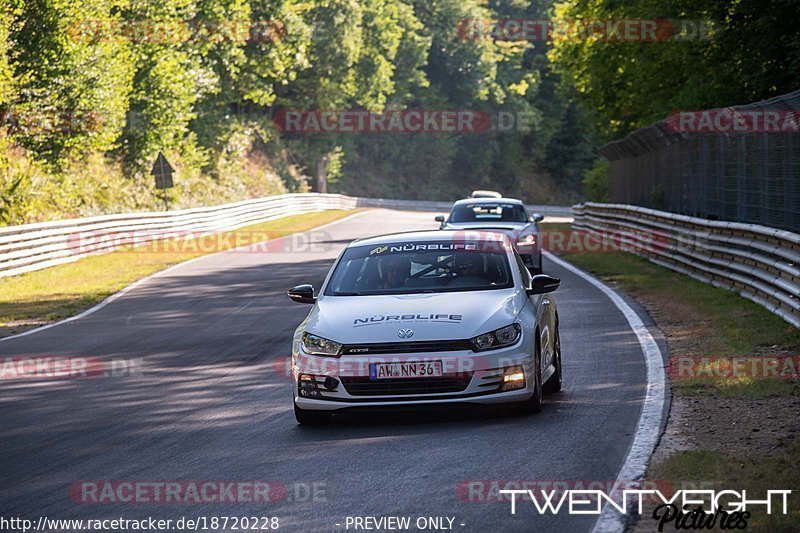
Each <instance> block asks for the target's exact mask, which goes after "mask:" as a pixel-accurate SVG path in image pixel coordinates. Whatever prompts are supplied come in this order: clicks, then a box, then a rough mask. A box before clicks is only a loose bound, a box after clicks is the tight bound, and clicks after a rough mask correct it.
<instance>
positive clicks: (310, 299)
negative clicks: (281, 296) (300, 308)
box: [286, 283, 317, 304]
mask: <svg viewBox="0 0 800 533" xmlns="http://www.w3.org/2000/svg"><path fill="white" fill-rule="evenodd" d="M286 294H288V295H289V298H291V299H292V301H293V302H297V303H299V304H313V303H314V302H316V301H317V299H316V298H314V286H313V285H309V284H308V283H306V284H304V285H298V286H297V287H292V288H291V289H289V290H288V291H286Z"/></svg>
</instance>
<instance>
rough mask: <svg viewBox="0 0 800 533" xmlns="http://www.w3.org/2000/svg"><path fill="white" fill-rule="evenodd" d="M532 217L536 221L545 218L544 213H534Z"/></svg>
mask: <svg viewBox="0 0 800 533" xmlns="http://www.w3.org/2000/svg"><path fill="white" fill-rule="evenodd" d="M531 219H532V220H533V221H534V222H541V221H542V220H544V215H541V214H539V213H534V214H533V216H532V217H531Z"/></svg>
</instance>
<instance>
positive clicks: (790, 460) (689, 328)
mask: <svg viewBox="0 0 800 533" xmlns="http://www.w3.org/2000/svg"><path fill="white" fill-rule="evenodd" d="M542 229H543V232H548V231H549V232H552V233H551V236H550V238H551V241H553V242H557V241H554V240H553V239H552V237H553V236H556V237H558V238H561V237H564V239H563V241H558V242H566V241H569V242H571V243H578V245H577V246H564V247H560V248H558V250H554V253H557V255H559V257H562V258H563V259H566V260H567V261H569V262H570V263H572V264H574V265H576V266H578V267H580V268H582V269H583V270H586V271H588V272H591V273H592V274H594V275H596V276H597V277H599V278H601V279H602V280H604V281H605V282H607V283H608V284H609V285H611V286H614V287H616V288H618V289H620V290H621V291H623V292H625V293H627V294H629V295H630V296H632V297H633V298H635V299H636V300H638V301H639V302H640V303H641V304H642V305H643V306H644V307H645V308H646V309H647V311H648V313H649V314H650V315H651V317H652V318H653V320H654V321H655V322H656V324H657V326H658V327H659V328H660V329H661V330H662V331H663V333H664V335H665V337H666V341H667V347H668V351H669V354H670V362H673V361H674V360H675V358H679V357H683V356H686V357H687V358H699V359H700V360H702V358H706V357H707V358H710V359H712V360H713V359H714V358H721V359H725V358H734V357H740V358H741V357H746V358H748V359H749V360H755V359H759V358H764V359H778V358H782V357H784V358H785V357H786V356H787V355H788V356H791V355H794V356H796V355H798V352H800V330H798V329H797V328H795V327H792V326H791V325H789V324H788V323H786V322H785V321H783V320H782V319H780V318H779V317H777V316H775V315H773V314H772V313H770V312H769V311H767V310H766V309H764V308H763V307H761V306H759V305H757V304H755V303H753V302H751V301H749V300H746V299H745V298H742V297H741V296H739V295H738V294H736V293H735V292H732V291H728V290H725V289H721V288H717V287H714V286H712V285H709V284H707V283H702V282H700V281H697V280H694V279H692V278H690V277H688V276H684V275H682V274H679V273H676V272H672V271H670V270H668V269H665V268H663V267H660V266H658V265H655V264H653V263H650V262H649V261H647V259H645V258H642V257H639V256H636V255H634V254H631V253H628V252H621V251H614V250H602V251H589V250H586V249H581V247H580V246H579V244H580V243H581V242H585V241H584V240H583V239H580V238H574V239H569V237H571V236H572V235H571V233H574V231H573V230H571V229H570V227H569V226H568V225H563V224H559V225H543V226H542ZM790 359H791V358H790ZM791 360H794V361H796V360H797V359H796V358H795V359H791ZM671 368H673V367H671ZM698 369H699V370H703V366H702V364H701V365H698ZM793 375H794V376H795V379H780V378H776V377H772V378H762V377H759V376H758V375H754V376H751V377H747V376H741V375H738V376H725V375H715V374H712V373H704V372H698V373H697V374H696V377H692V378H690V379H673V378H674V376H673V377H671V379H670V381H671V385H672V390H673V393H674V396H673V415H674V416H673V415H671V418H670V422H669V426H668V428H667V432H666V433H665V437H664V438H663V439H662V442H661V443H660V444H659V451H658V452H657V453H656V456H657V457H660V459H654V464H652V465H651V467H650V468H649V470H648V473H647V478H648V480H651V481H654V480H658V481H666V482H668V483H669V485H671V486H672V487H674V488H676V489H679V488H686V489H692V488H700V489H702V488H706V489H708V488H712V487H713V488H716V489H717V490H722V489H731V490H737V491H739V490H742V489H746V490H747V491H748V497H749V498H750V499H762V498H763V497H764V495H765V494H766V490H768V489H774V490H777V489H792V490H795V489H797V487H800V467H798V464H800V444H798V439H797V435H798V431H800V422H798V417H797V408H798V406H800V382H799V381H798V380H797V379H796V376H797V372H796V371H795V372H794V374H793ZM676 405H678V406H680V409H678V411H679V412H680V413H681V414H679V415H676V414H675V406H676ZM673 435H677V436H678V437H677V438H676V437H673ZM662 449H663V450H664V453H660V452H661V451H662ZM798 500H800V493H797V492H795V493H793V499H792V500H790V502H789V509H790V511H791V513H790V514H788V515H781V514H775V513H773V514H772V515H767V514H766V513H765V512H764V510H763V507H760V508H758V509H756V511H755V512H753V514H752V518H751V519H750V520H749V521H748V529H749V528H755V529H757V530H763V531H797V524H798V523H800V514H799V513H800V501H798ZM651 512H652V509H651ZM655 525H657V522H653V521H652V520H651V518H650V516H648V513H647V511H645V514H643V515H642V516H641V517H640V520H639V522H638V524H637V525H636V526H635V527H634V531H636V532H638V531H650V530H652V529H651V528H653V526H655ZM669 527H670V528H672V527H673V525H669Z"/></svg>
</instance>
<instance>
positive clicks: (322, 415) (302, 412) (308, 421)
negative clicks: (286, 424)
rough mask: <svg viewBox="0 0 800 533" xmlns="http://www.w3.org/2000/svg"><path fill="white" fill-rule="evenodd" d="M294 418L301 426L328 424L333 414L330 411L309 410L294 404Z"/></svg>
mask: <svg viewBox="0 0 800 533" xmlns="http://www.w3.org/2000/svg"><path fill="white" fill-rule="evenodd" d="M294 418H295V420H297V423H298V424H300V425H301V426H316V425H319V424H327V423H328V422H330V421H331V418H332V416H331V413H330V411H309V410H307V409H301V408H299V407H297V404H294Z"/></svg>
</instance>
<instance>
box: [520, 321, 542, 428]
mask: <svg viewBox="0 0 800 533" xmlns="http://www.w3.org/2000/svg"><path fill="white" fill-rule="evenodd" d="M537 335H538V333H537ZM533 387H534V390H533V396H531V398H530V399H529V400H525V401H524V402H521V403H520V407H521V409H522V413H523V414H526V415H528V414H534V413H538V412H541V410H542V355H541V350H540V349H539V342H538V340H537V342H536V357H535V361H534V363H533Z"/></svg>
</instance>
